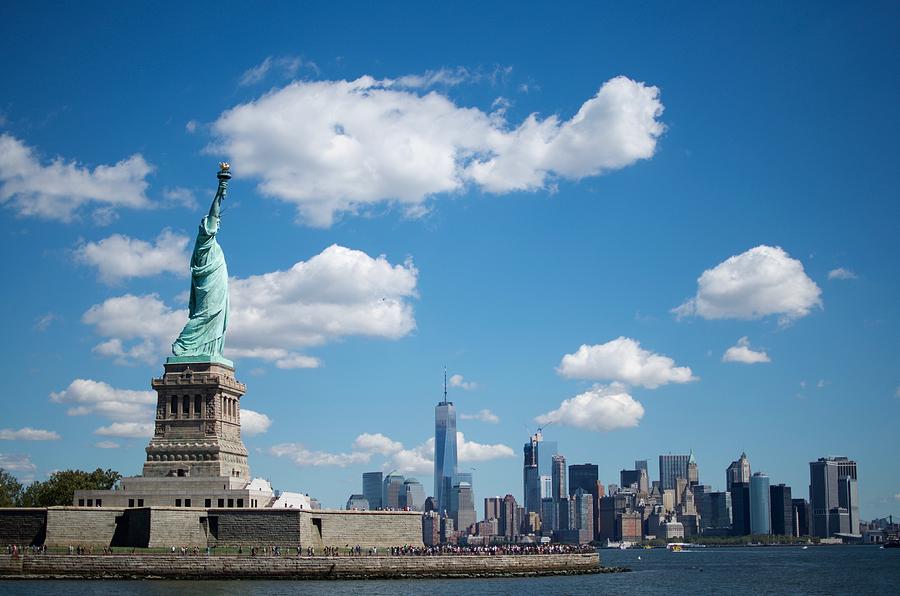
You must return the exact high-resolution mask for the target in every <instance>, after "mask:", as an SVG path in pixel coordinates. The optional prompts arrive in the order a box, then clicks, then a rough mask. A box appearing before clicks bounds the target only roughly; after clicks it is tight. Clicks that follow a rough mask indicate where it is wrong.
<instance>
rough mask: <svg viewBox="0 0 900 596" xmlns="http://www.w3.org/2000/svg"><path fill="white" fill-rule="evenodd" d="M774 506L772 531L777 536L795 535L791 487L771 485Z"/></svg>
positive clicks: (771, 502) (771, 498)
mask: <svg viewBox="0 0 900 596" xmlns="http://www.w3.org/2000/svg"><path fill="white" fill-rule="evenodd" d="M769 495H770V499H769V501H770V504H771V507H772V533H773V534H775V535H776V536H793V535H794V504H793V503H792V502H791V487H790V486H785V485H784V484H775V485H773V486H770V487H769Z"/></svg>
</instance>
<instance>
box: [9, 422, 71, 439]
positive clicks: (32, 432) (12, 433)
mask: <svg viewBox="0 0 900 596" xmlns="http://www.w3.org/2000/svg"><path fill="white" fill-rule="evenodd" d="M58 439H60V436H59V433H57V432H55V431H52V430H42V429H39V428H31V427H29V426H26V427H25V428H20V429H18V430H14V429H11V428H0V440H4V441H56V440H58Z"/></svg>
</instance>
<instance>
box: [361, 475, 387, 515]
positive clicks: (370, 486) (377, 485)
mask: <svg viewBox="0 0 900 596" xmlns="http://www.w3.org/2000/svg"><path fill="white" fill-rule="evenodd" d="M383 481H384V474H382V473H381V472H363V487H362V488H363V496H364V497H365V498H366V499H367V500H368V501H369V509H372V510H377V509H381V489H382V487H381V483H382V482H383Z"/></svg>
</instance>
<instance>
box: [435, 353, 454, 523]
mask: <svg viewBox="0 0 900 596" xmlns="http://www.w3.org/2000/svg"><path fill="white" fill-rule="evenodd" d="M456 471H457V462H456V407H455V406H454V405H453V402H452V401H447V371H446V370H445V371H444V399H443V401H441V402H440V403H438V405H437V406H435V408H434V496H435V498H436V499H437V503H438V509H439V510H440V511H443V510H445V509H447V508H449V506H450V490H451V489H452V488H453V486H452V484H453V477H454V476H455V475H456Z"/></svg>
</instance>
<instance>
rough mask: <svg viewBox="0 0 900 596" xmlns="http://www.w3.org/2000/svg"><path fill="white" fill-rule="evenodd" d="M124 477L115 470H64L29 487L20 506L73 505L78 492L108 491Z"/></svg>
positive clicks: (23, 493) (20, 501)
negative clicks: (73, 498) (73, 499)
mask: <svg viewBox="0 0 900 596" xmlns="http://www.w3.org/2000/svg"><path fill="white" fill-rule="evenodd" d="M121 477H122V475H121V474H119V473H118V472H116V471H115V470H101V469H100V468H97V469H96V470H94V471H93V472H85V471H83V470H63V471H61V472H53V474H51V475H50V478H48V479H47V480H46V481H45V482H40V481H38V480H36V481H34V482H32V483H31V484H29V485H28V488H26V489H25V490H24V491H23V492H22V498H21V499H20V500H19V504H20V505H21V506H23V507H52V506H54V505H71V504H72V497H74V496H75V491H76V490H108V489H110V488H112V487H113V486H114V485H115V484H116V482H117V481H118V480H119V478H121Z"/></svg>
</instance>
